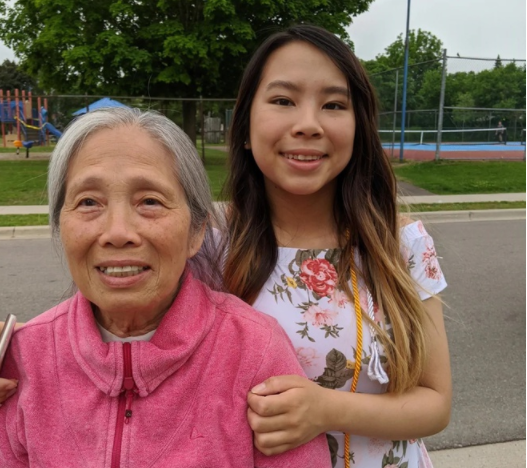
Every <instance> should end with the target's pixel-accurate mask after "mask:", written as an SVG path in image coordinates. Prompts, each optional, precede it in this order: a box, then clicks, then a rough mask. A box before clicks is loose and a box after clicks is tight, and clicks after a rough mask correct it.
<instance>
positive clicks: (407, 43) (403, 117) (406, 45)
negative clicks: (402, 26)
mask: <svg viewBox="0 0 527 468" xmlns="http://www.w3.org/2000/svg"><path fill="white" fill-rule="evenodd" d="M409 30H410V0H408V11H407V12H406V40H405V43H404V77H403V106H402V111H401V120H402V121H401V148H400V150H399V161H401V162H402V161H403V157H404V126H405V120H406V85H407V82H408V53H409V49H410V39H409V37H408V36H409Z"/></svg>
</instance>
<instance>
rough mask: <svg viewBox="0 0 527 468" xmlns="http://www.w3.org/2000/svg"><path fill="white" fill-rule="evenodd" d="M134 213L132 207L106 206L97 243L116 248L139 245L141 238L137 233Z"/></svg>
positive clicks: (120, 205)
mask: <svg viewBox="0 0 527 468" xmlns="http://www.w3.org/2000/svg"><path fill="white" fill-rule="evenodd" d="M135 218H136V217H135V213H134V211H133V209H132V207H128V206H123V205H122V204H119V205H117V206H108V207H107V212H106V214H105V219H104V221H103V226H102V232H101V235H100V237H99V243H100V244H101V245H102V246H106V245H112V246H114V247H117V248H121V247H125V246H127V245H128V246H134V245H139V244H140V242H141V236H140V235H139V233H138V231H137V225H136V220H135Z"/></svg>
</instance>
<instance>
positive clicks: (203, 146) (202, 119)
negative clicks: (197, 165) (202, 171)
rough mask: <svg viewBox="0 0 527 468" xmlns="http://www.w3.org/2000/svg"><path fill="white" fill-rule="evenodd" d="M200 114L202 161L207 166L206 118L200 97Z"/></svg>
mask: <svg viewBox="0 0 527 468" xmlns="http://www.w3.org/2000/svg"><path fill="white" fill-rule="evenodd" d="M199 113H200V115H201V160H202V161H203V165H205V116H204V115H203V98H202V97H201V96H200V97H199Z"/></svg>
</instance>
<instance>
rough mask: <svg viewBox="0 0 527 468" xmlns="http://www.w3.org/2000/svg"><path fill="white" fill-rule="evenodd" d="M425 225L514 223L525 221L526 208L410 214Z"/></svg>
mask: <svg viewBox="0 0 527 468" xmlns="http://www.w3.org/2000/svg"><path fill="white" fill-rule="evenodd" d="M410 216H412V217H413V218H419V219H421V220H422V221H423V222H424V223H456V222H467V221H500V220H501V221H512V220H516V219H525V208H513V209H502V210H499V209H498V210H472V211H420V212H415V213H410Z"/></svg>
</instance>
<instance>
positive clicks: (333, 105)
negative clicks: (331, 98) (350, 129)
mask: <svg viewBox="0 0 527 468" xmlns="http://www.w3.org/2000/svg"><path fill="white" fill-rule="evenodd" d="M324 109H329V110H341V109H345V106H343V105H342V104H339V103H338V102H328V103H327V104H325V105H324Z"/></svg>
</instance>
